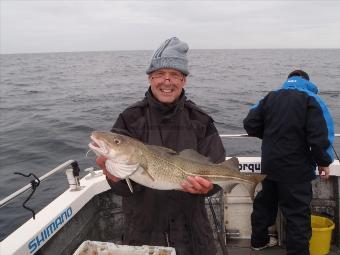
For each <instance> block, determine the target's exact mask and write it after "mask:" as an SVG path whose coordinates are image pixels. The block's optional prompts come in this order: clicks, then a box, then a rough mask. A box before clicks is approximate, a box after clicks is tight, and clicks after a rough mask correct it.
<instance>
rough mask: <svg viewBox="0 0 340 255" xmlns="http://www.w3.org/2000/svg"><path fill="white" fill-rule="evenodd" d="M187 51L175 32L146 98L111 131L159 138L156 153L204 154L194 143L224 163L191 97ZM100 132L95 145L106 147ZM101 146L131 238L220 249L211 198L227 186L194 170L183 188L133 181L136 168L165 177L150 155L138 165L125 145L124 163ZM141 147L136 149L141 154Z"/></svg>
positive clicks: (149, 176) (189, 250) (154, 68)
mask: <svg viewBox="0 0 340 255" xmlns="http://www.w3.org/2000/svg"><path fill="white" fill-rule="evenodd" d="M187 51H188V45H187V44H186V43H185V42H182V41H180V40H179V39H178V38H176V37H172V38H170V39H168V40H166V41H165V42H164V43H163V44H162V45H161V46H160V47H159V48H158V49H157V50H156V51H155V52H154V54H153V56H152V59H151V63H150V66H149V68H148V69H147V71H146V73H147V74H148V81H149V84H150V87H149V89H148V91H147V92H146V93H145V97H144V99H143V100H142V101H139V102H137V103H135V104H134V105H132V106H130V107H128V108H127V109H125V110H124V111H123V112H122V113H121V114H120V115H119V117H118V119H117V120H116V122H115V124H114V125H113V128H112V130H111V131H112V132H114V133H118V134H123V135H126V136H128V137H131V138H135V139H137V140H139V141H141V142H143V143H144V144H147V145H152V146H153V147H152V146H150V147H148V152H152V153H151V154H152V155H158V156H159V155H171V154H173V155H175V154H176V153H177V152H181V151H183V150H186V149H192V150H193V151H196V155H195V153H194V152H193V151H190V150H186V154H187V155H186V157H189V158H190V157H191V156H193V157H202V156H201V155H204V156H206V157H208V158H209V159H210V160H211V162H213V163H220V162H223V161H224V160H225V150H224V148H223V144H222V141H221V139H220V137H219V135H218V132H217V129H216V127H215V126H214V121H213V119H212V118H211V117H210V116H209V115H207V114H206V113H205V112H204V111H203V110H201V109H200V108H199V107H198V106H197V105H196V104H195V103H193V102H192V101H190V100H187V98H186V96H185V91H184V90H183V87H184V85H185V84H186V80H187V75H188V74H189V71H188V60H187V56H186V54H187ZM95 136H96V135H93V141H94V143H93V147H98V148H99V147H101V145H103V146H104V142H102V141H101V140H100V138H98V137H95ZM122 137H123V138H122ZM123 140H124V136H121V137H118V139H113V138H112V142H113V143H116V144H119V143H121V142H122V141H123ZM157 146H163V147H157ZM164 147H166V148H164ZM167 148H168V150H167ZM93 150H96V148H93ZM97 150H98V151H97V153H99V154H100V155H102V156H100V157H98V158H97V163H98V165H99V166H100V167H101V168H102V169H103V170H104V172H105V174H106V176H107V179H108V182H109V184H110V186H111V188H112V191H113V192H115V193H116V194H118V195H121V196H123V211H124V215H125V223H124V238H123V243H124V244H128V245H161V246H172V247H175V248H176V252H177V254H179V255H193V254H195V255H199V254H202V255H203V254H204V255H207V254H216V247H215V244H214V238H213V233H212V229H211V227H210V223H209V220H208V217H207V212H206V209H205V197H207V196H211V195H213V194H215V193H216V192H217V191H218V190H219V189H220V188H219V186H217V185H215V184H213V183H212V182H211V181H209V180H208V179H207V178H203V177H201V176H198V175H193V174H188V175H182V177H183V176H184V177H185V178H184V179H183V182H182V183H181V184H180V186H179V188H180V189H181V190H173V189H171V187H170V186H169V189H165V190H159V189H156V188H149V187H147V186H143V185H140V184H139V183H137V182H135V181H133V176H136V174H134V175H132V173H137V172H138V173H140V177H141V178H144V179H145V180H146V182H149V183H151V185H152V183H153V181H155V179H157V176H155V173H154V172H150V170H149V169H153V168H152V167H151V166H150V164H151V163H150V162H139V163H135V164H132V163H131V162H130V161H129V159H128V158H127V157H126V156H125V155H123V154H119V153H118V152H117V153H116V154H115V157H116V158H119V162H118V161H116V162H114V161H111V160H107V156H103V155H105V153H104V152H105V150H106V149H97ZM131 150H133V148H132V147H131ZM157 151H158V152H157ZM197 152H198V153H199V154H201V155H197V154H198V153H197ZM138 153H139V152H138V151H136V155H137V154H138ZM157 153H159V154H157ZM118 154H119V155H118ZM189 154H191V155H189ZM188 155H189V156H188ZM158 156H157V157H158ZM149 160H150V159H149ZM197 160H198V161H204V160H207V159H206V158H205V159H204V158H203V157H202V158H201V159H197ZM144 161H145V160H144ZM154 162H156V163H157V162H158V163H159V161H157V160H156V161H154ZM156 163H152V166H153V167H154V166H155V164H156ZM146 168H147V169H146ZM136 171H137V172H136ZM130 175H131V178H129V176H130ZM203 176H204V175H203ZM135 179H136V180H137V179H138V178H135ZM157 180H158V179H157ZM155 183H156V182H155ZM151 187H152V186H151ZM131 191H133V192H131Z"/></svg>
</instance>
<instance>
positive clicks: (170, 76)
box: [151, 71, 184, 82]
mask: <svg viewBox="0 0 340 255" xmlns="http://www.w3.org/2000/svg"><path fill="white" fill-rule="evenodd" d="M151 78H152V79H159V80H164V81H165V80H169V81H172V82H181V81H183V79H184V75H183V74H182V73H177V72H162V71H159V72H157V71H156V72H154V73H152V74H151Z"/></svg>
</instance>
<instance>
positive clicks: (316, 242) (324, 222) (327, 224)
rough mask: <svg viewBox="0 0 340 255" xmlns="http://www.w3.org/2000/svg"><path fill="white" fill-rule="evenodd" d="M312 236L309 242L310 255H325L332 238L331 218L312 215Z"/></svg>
mask: <svg viewBox="0 0 340 255" xmlns="http://www.w3.org/2000/svg"><path fill="white" fill-rule="evenodd" d="M311 223H312V238H311V239H310V242H309V252H310V255H326V254H328V253H329V250H330V247H331V240H332V230H333V229H334V227H335V224H334V222H333V221H332V220H330V219H328V218H325V217H321V216H316V215H312V218H311Z"/></svg>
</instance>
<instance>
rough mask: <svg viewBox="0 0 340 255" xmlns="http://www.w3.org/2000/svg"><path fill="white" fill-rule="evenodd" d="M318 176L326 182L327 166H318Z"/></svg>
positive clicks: (327, 176) (327, 175)
mask: <svg viewBox="0 0 340 255" xmlns="http://www.w3.org/2000/svg"><path fill="white" fill-rule="evenodd" d="M318 170H319V175H320V178H321V179H322V180H327V179H328V178H329V173H330V170H329V167H328V166H318Z"/></svg>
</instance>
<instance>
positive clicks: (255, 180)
mask: <svg viewBox="0 0 340 255" xmlns="http://www.w3.org/2000/svg"><path fill="white" fill-rule="evenodd" d="M247 176H248V177H249V179H250V181H252V183H244V186H245V187H246V188H247V190H248V192H249V195H250V197H251V199H252V200H253V201H254V198H255V189H256V187H257V185H258V184H259V183H260V182H261V181H263V179H264V178H265V177H266V175H264V174H252V175H247Z"/></svg>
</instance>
